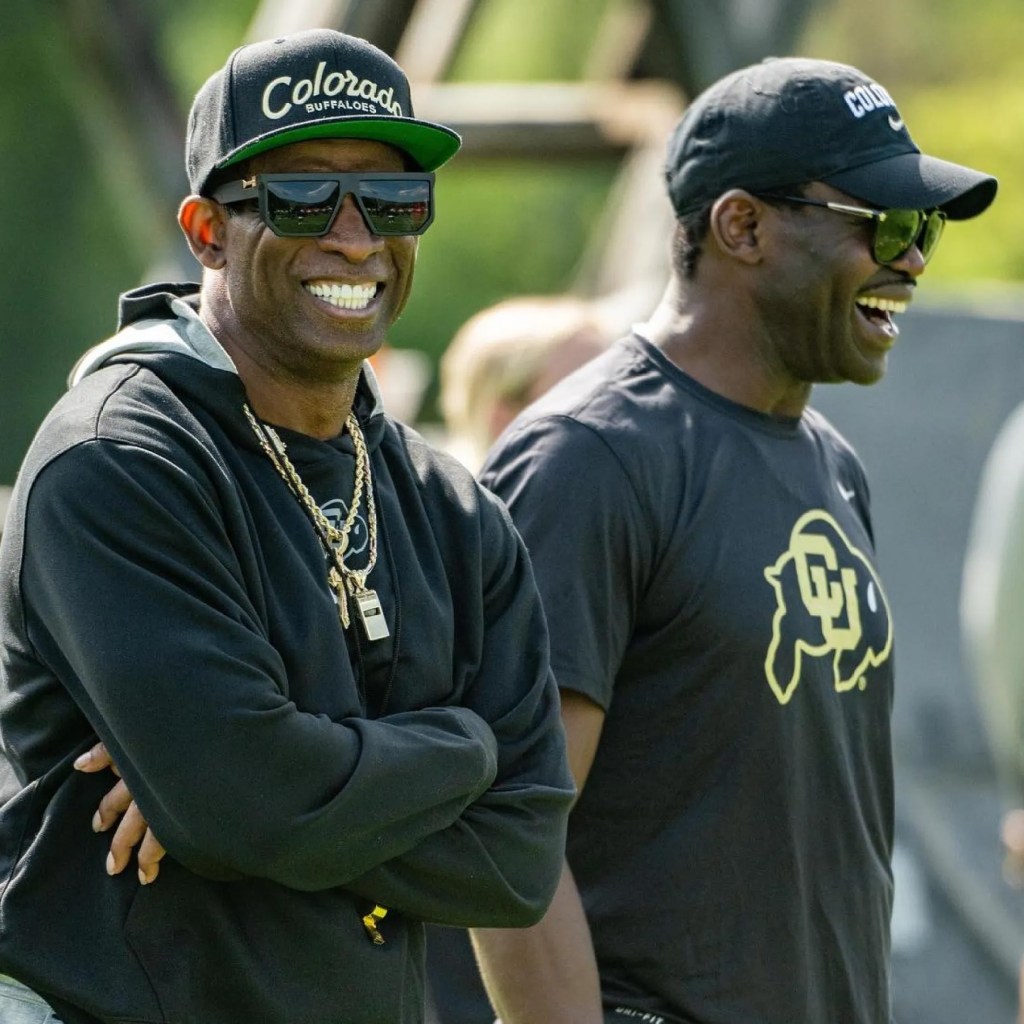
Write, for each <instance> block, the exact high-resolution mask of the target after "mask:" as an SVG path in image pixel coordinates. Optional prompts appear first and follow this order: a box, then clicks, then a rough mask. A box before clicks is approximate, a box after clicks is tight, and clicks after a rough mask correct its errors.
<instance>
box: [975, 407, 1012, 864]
mask: <svg viewBox="0 0 1024 1024" xmlns="http://www.w3.org/2000/svg"><path fill="white" fill-rule="evenodd" d="M1022 614H1024V404H1022V405H1020V406H1019V407H1018V408H1017V409H1015V410H1014V412H1013V413H1012V414H1011V415H1010V416H1009V417H1008V418H1007V420H1006V422H1005V423H1004V424H1003V426H1002V428H1001V429H1000V431H999V434H998V435H997V437H996V439H995V441H994V442H993V444H992V448H991V449H990V451H989V454H988V457H987V459H986V461H985V465H984V466H983V468H982V473H981V480H980V482H979V485H978V494H977V497H976V499H975V506H974V515H973V519H972V522H971V529H970V533H969V536H968V541H967V550H966V554H965V557H964V573H963V585H962V587H961V592H960V621H961V626H962V632H963V640H964V650H965V652H966V656H967V661H968V667H969V669H970V672H971V676H972V678H973V679H974V682H975V685H976V687H977V692H978V697H979V702H980V705H981V709H982V713H983V717H984V719H985V724H986V726H987V728H988V732H989V736H990V738H991V743H992V750H993V755H994V760H995V764H996V770H997V772H998V774H999V778H1000V783H1001V785H1002V788H1003V793H1004V796H1005V799H1006V801H1007V803H1008V805H1009V807H1010V808H1013V810H1010V811H1008V813H1007V816H1006V818H1005V820H1004V822H1003V829H1002V833H1003V840H1004V845H1005V847H1006V852H1007V862H1006V868H1007V874H1008V876H1009V877H1010V879H1011V880H1013V881H1015V882H1016V884H1021V883H1022V882H1024V811H1021V810H1019V808H1022V807H1024V629H1021V616H1022Z"/></svg>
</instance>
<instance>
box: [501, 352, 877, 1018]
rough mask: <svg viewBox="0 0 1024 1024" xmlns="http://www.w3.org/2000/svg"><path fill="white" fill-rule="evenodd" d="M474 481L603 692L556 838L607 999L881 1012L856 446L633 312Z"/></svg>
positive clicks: (571, 673)
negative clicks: (493, 501) (714, 376)
mask: <svg viewBox="0 0 1024 1024" xmlns="http://www.w3.org/2000/svg"><path fill="white" fill-rule="evenodd" d="M482 481H483V482H484V484H485V485H486V486H488V487H489V488H491V489H492V490H493V491H494V492H495V493H497V494H498V495H499V496H500V497H501V498H503V499H504V500H505V501H506V502H507V504H508V506H509V509H510V511H511V512H512V516H513V519H514V521H515V523H516V525H517V527H518V528H519V530H520V532H521V533H522V535H523V538H524V539H525V541H526V544H527V548H528V549H529V551H530V553H531V557H532V559H533V563H534V570H535V573H536V576H537V580H538V583H539V586H540V590H541V594H542V598H543V601H544V607H545V613H546V616H547V619H548V626H549V630H550V633H551V642H552V665H553V668H554V671H555V676H556V679H557V681H558V683H559V686H560V687H561V688H568V689H572V690H577V691H580V692H582V693H584V694H586V695H588V696H589V697H591V698H592V699H593V700H595V701H596V702H597V703H598V704H600V705H601V706H602V707H603V708H605V709H606V711H607V719H606V722H605V725H604V731H603V734H602V738H601V742H600V745H599V748H598V752H597V756H596V759H595V762H594V765H593V768H592V770H591V773H590V776H589V779H588V781H587V784H586V787H585V789H584V791H583V793H582V795H581V797H580V799H579V802H578V804H577V805H576V808H575V810H574V811H573V814H572V817H571V819H570V826H569V839H568V856H569V861H570V864H571V866H572V868H573V872H574V874H575V877H576V881H577V883H578V885H579V888H580V890H581V893H582V897H583V900H584V904H585V907H586V911H587V916H588V919H589V921H590V925H591V929H592V932H593V937H594V943H595V947H596V951H597V956H598V961H599V965H600V970H601V976H602V985H603V989H604V997H605V1002H606V1006H607V1007H608V1008H609V1011H612V1012H614V1010H615V1008H617V1007H621V1008H622V1011H623V1012H622V1013H621V1016H622V1017H623V1019H630V1017H633V1016H636V1014H633V1013H632V1012H630V1011H646V1012H648V1013H651V1014H653V1015H654V1016H652V1017H651V1018H650V1019H652V1020H658V1019H659V1015H660V1017H661V1018H662V1019H664V1020H665V1021H675V1020H682V1021H699V1022H702V1024H703V1022H708V1024H710V1022H715V1024H741V1022H742V1024H749V1022H752V1021H757V1022H759V1024H794V1022H805V1021H806V1022H824V1021H837V1022H838V1021H842V1022H843V1024H879V1022H881V1021H887V1020H889V1017H890V999H889V981H888V960H889V920H890V912H891V906H892V876H891V870H890V854H891V849H892V826H893V783H892V759H891V744H890V712H891V705H892V696H893V678H892V666H893V658H892V648H893V642H892V625H891V621H890V616H889V609H888V605H887V602H886V598H885V596H884V593H883V590H882V587H881V585H880V583H879V580H878V577H877V575H876V570H875V567H874V555H873V540H872V535H871V526H870V520H869V513H868V490H867V484H866V481H865V478H864V474H863V471H862V468H861V466H860V463H859V461H858V460H857V458H856V456H855V454H854V452H853V451H852V449H851V448H850V446H849V445H848V444H847V443H846V442H845V441H844V440H843V439H842V438H841V437H840V436H839V435H838V434H837V433H836V431H835V430H834V429H833V428H832V427H831V426H830V425H829V424H828V423H827V422H826V421H825V420H824V419H823V418H822V417H821V416H820V415H819V414H817V413H816V412H814V411H813V410H807V411H806V412H805V413H804V415H803V416H801V417H800V418H799V419H779V418H775V417H770V416H766V415H763V414H760V413H757V412H754V411H752V410H750V409H747V408H745V407H742V406H739V405H736V404H735V403H732V402H730V401H728V400H726V399H724V398H722V397H721V396H719V395H716V394H714V393H712V392H710V391H708V390H707V389H705V388H703V387H702V386H701V385H699V384H698V383H697V382H696V381H694V380H692V379H691V378H689V377H688V376H687V375H686V374H684V373H682V372H681V371H680V370H679V369H678V367H676V366H675V365H674V364H673V363H671V362H670V361H669V360H668V359H667V358H666V357H665V356H664V355H663V354H662V353H661V352H660V351H659V350H658V349H656V348H655V347H654V346H652V345H651V344H650V343H648V342H647V341H645V340H643V339H642V338H639V337H636V336H634V337H632V338H627V339H625V340H623V341H622V342H620V343H619V344H618V345H616V346H614V347H613V348H612V349H611V350H610V351H609V352H608V353H606V354H605V355H603V356H601V357H600V358H599V359H597V360H596V361H594V362H593V363H591V364H590V365H589V366H587V367H585V368H584V369H583V370H581V371H579V372H578V373H576V374H574V375H573V376H572V377H570V378H569V379H568V380H567V381H565V382H563V383H562V384H561V385H559V386H558V387H556V388H555V389H554V391H552V392H551V393H550V394H549V395H548V396H547V397H546V398H544V399H542V400H541V401H540V402H539V403H537V404H536V405H535V406H534V407H532V409H531V410H529V411H528V412H527V413H526V414H525V415H524V416H523V417H521V418H520V420H519V421H518V422H517V423H516V424H515V425H514V426H513V427H512V428H511V429H510V430H509V431H508V432H507V433H506V434H505V436H504V437H503V438H502V439H501V440H500V441H499V443H498V444H497V446H496V448H495V449H494V451H493V452H492V454H491V457H490V458H489V460H488V463H487V465H486V466H485V467H484V469H483V472H482ZM642 1019H648V1018H646V1017H645V1018H642Z"/></svg>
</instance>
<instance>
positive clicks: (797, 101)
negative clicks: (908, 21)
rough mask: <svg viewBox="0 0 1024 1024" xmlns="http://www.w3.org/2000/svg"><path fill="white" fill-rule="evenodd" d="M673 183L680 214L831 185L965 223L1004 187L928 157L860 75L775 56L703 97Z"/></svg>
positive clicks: (679, 143)
mask: <svg viewBox="0 0 1024 1024" xmlns="http://www.w3.org/2000/svg"><path fill="white" fill-rule="evenodd" d="M665 176H666V178H667V180H668V192H669V197H670V199H671V200H672V205H673V207H674V208H675V211H676V214H677V215H680V216H681V215H682V214H685V213H689V212H691V211H693V210H695V209H697V208H699V207H701V206H703V205H704V204H706V203H709V202H712V201H713V200H715V199H716V198H717V197H718V196H720V195H721V194H722V193H723V192H725V191H727V190H728V189H730V188H744V189H747V190H748V191H751V192H763V191H771V190H772V189H776V188H779V187H781V186H784V185H799V184H803V183H805V182H810V181H823V182H825V183H826V184H828V185H832V186H833V187H835V188H837V189H840V190H841V191H843V192H846V193H847V194H848V195H850V196H852V197H854V198H857V199H860V200H861V201H862V202H866V203H869V204H870V205H871V206H874V207H877V208H880V209H894V208H910V209H918V210H929V209H935V208H938V209H941V210H944V211H945V212H946V214H947V216H948V217H950V218H951V219H952V220H966V219H967V218H969V217H975V216H977V215H978V214H979V213H981V212H982V211H983V210H985V209H986V208H987V207H988V206H989V204H990V203H991V202H992V200H993V199H994V198H995V195H996V189H997V187H998V185H997V182H996V179H995V178H993V177H992V176H991V175H988V174H983V173H982V172H981V171H975V170H972V169H971V168H969V167H961V166H960V165H959V164H954V163H950V162H948V161H946V160H939V159H938V158H937V157H933V156H926V155H925V154H923V153H922V152H921V151H920V149H918V147H917V146H916V145H915V144H914V140H913V139H912V138H911V137H910V133H909V131H907V127H906V125H905V124H904V123H903V118H902V117H901V116H900V112H899V110H898V109H897V107H896V104H895V103H894V102H893V99H892V97H891V96H890V95H889V93H888V92H887V91H886V90H885V89H884V88H883V87H882V86H880V85H879V84H878V83H877V82H874V81H873V80H872V79H870V78H869V77H868V76H867V75H865V74H864V73H863V72H862V71H858V70H857V69H856V68H853V67H850V66H849V65H846V64H837V63H833V62H832V61H824V60H811V59H808V58H802V57H783V58H768V59H767V60H764V61H762V62H761V63H759V64H753V65H751V66H750V67H746V68H742V69H740V70H739V71H734V72H733V73H732V74H730V75H726V76H725V77H724V78H722V79H720V80H719V81H718V82H716V83H715V84H714V85H712V86H710V87H709V88H708V89H706V90H705V91H704V92H702V93H701V94H700V95H699V96H697V97H696V98H695V99H694V101H693V102H692V103H691V104H690V106H689V107H688V108H687V109H686V111H685V113H684V114H683V116H682V118H681V119H680V121H679V123H678V124H677V125H676V127H675V130H674V132H673V134H672V136H671V138H670V140H669V146H668V158H667V162H666V168H665Z"/></svg>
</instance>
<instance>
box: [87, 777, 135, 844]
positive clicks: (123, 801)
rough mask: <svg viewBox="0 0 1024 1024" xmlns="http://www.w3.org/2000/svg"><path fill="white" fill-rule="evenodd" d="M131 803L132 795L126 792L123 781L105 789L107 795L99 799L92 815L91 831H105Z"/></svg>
mask: <svg viewBox="0 0 1024 1024" xmlns="http://www.w3.org/2000/svg"><path fill="white" fill-rule="evenodd" d="M131 804H132V795H131V793H129V792H128V787H127V786H126V785H125V784H124V782H123V781H121V782H118V783H116V784H115V785H114V786H113V788H111V789H109V790H108V791H107V795H106V796H105V797H104V798H103V799H102V800H101V801H100V805H99V807H98V808H97V809H96V813H95V814H94V815H93V816H92V830H93V832H106V831H107V829H108V828H110V827H111V826H112V825H114V824H115V823H116V822H117V819H118V818H120V817H121V815H122V814H124V813H125V811H127V810H128V808H129V806H131ZM136 842H138V840H136Z"/></svg>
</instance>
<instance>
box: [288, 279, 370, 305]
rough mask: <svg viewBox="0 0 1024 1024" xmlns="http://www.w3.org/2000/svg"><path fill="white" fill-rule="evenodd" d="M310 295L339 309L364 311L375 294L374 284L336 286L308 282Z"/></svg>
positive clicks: (323, 282)
mask: <svg viewBox="0 0 1024 1024" xmlns="http://www.w3.org/2000/svg"><path fill="white" fill-rule="evenodd" d="M305 287H306V291H307V292H309V294H310V295H315V296H316V297H317V298H318V299H323V300H324V301H325V302H329V303H330V304H331V305H332V306H337V307H338V308H339V309H366V307H367V306H368V305H369V304H370V303H371V302H372V301H373V297H374V296H375V295H376V294H377V285H376V284H338V283H336V282H334V281H310V282H309V283H308V284H307V285H306V286H305Z"/></svg>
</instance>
